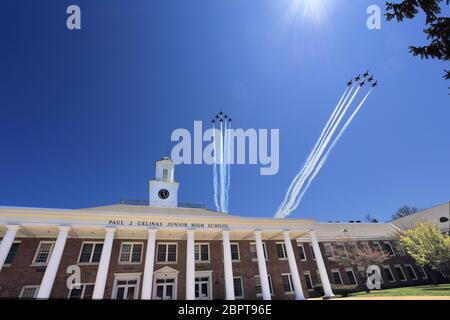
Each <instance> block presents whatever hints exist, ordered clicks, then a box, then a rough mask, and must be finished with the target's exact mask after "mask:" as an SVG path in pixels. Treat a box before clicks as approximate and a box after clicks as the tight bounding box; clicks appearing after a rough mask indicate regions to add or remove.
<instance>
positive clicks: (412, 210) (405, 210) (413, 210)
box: [392, 206, 419, 219]
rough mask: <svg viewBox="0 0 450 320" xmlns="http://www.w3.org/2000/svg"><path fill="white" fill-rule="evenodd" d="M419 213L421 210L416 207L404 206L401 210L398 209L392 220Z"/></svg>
mask: <svg viewBox="0 0 450 320" xmlns="http://www.w3.org/2000/svg"><path fill="white" fill-rule="evenodd" d="M417 211H419V210H417V208H416V207H408V206H403V207H401V208H400V209H398V210H397V212H396V213H394V214H393V215H392V219H398V218H403V217H406V216H409V215H411V214H413V213H416V212H417Z"/></svg>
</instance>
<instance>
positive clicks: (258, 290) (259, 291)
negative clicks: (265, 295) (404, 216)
mask: <svg viewBox="0 0 450 320" xmlns="http://www.w3.org/2000/svg"><path fill="white" fill-rule="evenodd" d="M267 277H268V278H269V290H270V294H273V286H272V277H271V276H270V274H269V275H267ZM255 291H256V296H262V287H261V280H260V278H259V276H255Z"/></svg>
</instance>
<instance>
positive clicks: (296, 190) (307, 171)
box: [275, 86, 361, 218]
mask: <svg viewBox="0 0 450 320" xmlns="http://www.w3.org/2000/svg"><path fill="white" fill-rule="evenodd" d="M360 88H361V86H358V88H357V89H356V90H355V92H354V93H353V95H352V97H351V98H350V101H349V102H348V103H347V104H346V106H345V107H344V110H343V111H341V113H340V114H339V115H337V119H336V120H335V121H333V122H334V123H333V125H332V127H331V129H330V130H328V135H327V136H326V137H325V138H324V140H323V142H322V143H321V144H320V146H319V148H318V150H317V151H316V152H315V154H314V155H313V157H312V159H311V161H310V162H309V163H307V164H306V168H305V170H304V172H303V174H302V176H301V177H300V179H299V180H298V181H297V183H296V184H295V186H294V189H293V191H292V194H291V195H290V197H289V201H288V202H287V203H286V204H285V206H284V207H283V208H282V209H281V210H280V211H278V212H277V213H276V214H275V217H277V218H280V217H285V216H287V215H288V214H289V213H290V212H287V210H288V208H290V207H292V206H293V204H294V203H295V201H296V198H297V195H298V193H299V192H300V190H301V188H302V187H303V185H304V183H305V181H306V179H307V178H308V177H309V175H310V174H311V172H312V170H313V169H314V167H315V166H316V164H317V162H318V161H319V159H320V157H321V155H322V153H323V152H324V150H325V149H326V147H327V145H328V144H329V141H330V139H331V137H332V136H333V135H334V133H335V131H336V128H337V127H338V126H339V124H340V122H341V121H342V118H343V117H344V115H345V114H346V112H347V110H348V108H349V107H350V105H351V104H352V102H353V100H354V99H355V97H356V95H357V94H358V92H359V90H360ZM350 93H351V91H350ZM344 104H345V102H344ZM340 109H342V108H340Z"/></svg>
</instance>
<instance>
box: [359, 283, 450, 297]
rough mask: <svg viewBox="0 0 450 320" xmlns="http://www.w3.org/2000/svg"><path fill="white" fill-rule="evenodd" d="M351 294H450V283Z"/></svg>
mask: <svg viewBox="0 0 450 320" xmlns="http://www.w3.org/2000/svg"><path fill="white" fill-rule="evenodd" d="M351 296H354V297H398V296H450V284H438V285H426V286H416V287H404V288H393V289H382V290H373V291H371V292H370V293H367V292H356V293H353V294H352V295H351Z"/></svg>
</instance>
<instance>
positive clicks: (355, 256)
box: [329, 237, 389, 285]
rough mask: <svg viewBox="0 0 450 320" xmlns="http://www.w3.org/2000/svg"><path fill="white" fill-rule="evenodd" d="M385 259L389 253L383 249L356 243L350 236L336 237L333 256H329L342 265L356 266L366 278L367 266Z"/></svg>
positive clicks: (331, 259) (363, 277)
mask: <svg viewBox="0 0 450 320" xmlns="http://www.w3.org/2000/svg"><path fill="white" fill-rule="evenodd" d="M387 259H389V255H387V254H386V253H385V252H384V251H380V250H377V249H375V248H371V247H370V246H369V245H358V242H357V241H356V240H354V239H353V238H350V237H344V238H340V239H338V240H337V241H336V242H335V243H334V246H333V257H331V258H329V260H330V261H333V262H336V263H338V264H339V265H342V266H343V267H348V268H350V267H351V268H354V267H356V271H357V272H358V273H359V275H360V277H361V278H362V279H365V278H366V269H367V267H368V266H370V265H380V264H382V263H383V262H384V261H385V260H387ZM364 285H366V283H364Z"/></svg>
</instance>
